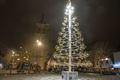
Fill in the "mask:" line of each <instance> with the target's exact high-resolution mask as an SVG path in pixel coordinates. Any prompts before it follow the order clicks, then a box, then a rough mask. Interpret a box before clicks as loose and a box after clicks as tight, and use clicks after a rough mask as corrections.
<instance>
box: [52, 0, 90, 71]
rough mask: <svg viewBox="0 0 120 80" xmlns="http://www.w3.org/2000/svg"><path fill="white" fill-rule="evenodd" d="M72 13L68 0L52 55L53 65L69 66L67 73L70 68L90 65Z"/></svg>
mask: <svg viewBox="0 0 120 80" xmlns="http://www.w3.org/2000/svg"><path fill="white" fill-rule="evenodd" d="M73 13H74V7H73V6H72V5H71V1H70V0H69V2H68V4H67V6H66V11H65V17H64V22H63V23H62V25H63V27H62V29H61V32H59V37H58V42H57V45H56V47H55V52H54V54H53V56H54V59H55V61H56V63H55V65H59V66H69V71H71V66H85V67H86V66H90V65H91V62H90V61H87V59H86V58H87V57H88V56H89V55H88V54H87V53H86V52H85V48H86V46H85V44H84V43H83V41H84V39H83V38H82V35H81V32H80V31H79V23H77V21H76V20H77V17H75V16H74V15H73Z"/></svg>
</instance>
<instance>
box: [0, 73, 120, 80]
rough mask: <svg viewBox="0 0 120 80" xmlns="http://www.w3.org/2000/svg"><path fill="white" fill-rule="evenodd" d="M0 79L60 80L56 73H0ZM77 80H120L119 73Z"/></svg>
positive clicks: (90, 76) (85, 76) (81, 76)
mask: <svg viewBox="0 0 120 80" xmlns="http://www.w3.org/2000/svg"><path fill="white" fill-rule="evenodd" d="M0 80H62V78H61V76H60V75H57V74H32V75H31V74H29V75H26V74H25V75H1V76H0ZM78 80H120V75H117V76H116V75H102V76H100V75H79V79H78Z"/></svg>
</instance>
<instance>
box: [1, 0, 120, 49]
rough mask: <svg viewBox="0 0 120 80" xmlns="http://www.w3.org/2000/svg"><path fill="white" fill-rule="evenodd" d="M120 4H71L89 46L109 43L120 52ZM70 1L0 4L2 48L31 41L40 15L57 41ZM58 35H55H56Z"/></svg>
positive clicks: (96, 0) (91, 0) (78, 0)
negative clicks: (66, 7) (66, 6)
mask: <svg viewBox="0 0 120 80" xmlns="http://www.w3.org/2000/svg"><path fill="white" fill-rule="evenodd" d="M118 1H119V0H72V3H73V5H74V6H75V15H76V16H77V17H78V19H79V23H80V30H81V32H82V35H83V37H84V38H85V41H86V42H87V44H94V43H96V42H109V43H110V44H111V45H113V47H114V48H120V20H119V19H120V17H119V16H120V12H119V10H120V9H119V8H120V6H119V4H118ZM66 3H67V0H0V44H1V45H4V46H6V47H16V46H19V45H21V44H27V41H28V40H30V39H31V37H32V34H33V33H34V29H35V27H36V23H37V22H39V21H40V18H41V14H44V15H45V21H46V22H47V23H48V24H50V27H51V30H52V31H51V38H52V40H54V41H56V38H57V33H58V31H59V30H60V28H61V26H62V25H61V23H62V21H63V17H64V10H65V9H64V8H65V5H66ZM55 33H56V34H55Z"/></svg>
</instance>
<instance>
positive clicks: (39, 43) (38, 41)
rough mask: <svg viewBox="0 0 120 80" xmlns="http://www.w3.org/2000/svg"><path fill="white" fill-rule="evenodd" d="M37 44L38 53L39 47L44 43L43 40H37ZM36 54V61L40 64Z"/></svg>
mask: <svg viewBox="0 0 120 80" xmlns="http://www.w3.org/2000/svg"><path fill="white" fill-rule="evenodd" d="M36 45H37V49H38V50H37V51H38V52H37V54H38V53H39V48H40V47H41V46H42V45H43V44H42V42H41V41H40V40H36ZM35 56H36V63H37V64H38V57H39V56H38V55H35Z"/></svg>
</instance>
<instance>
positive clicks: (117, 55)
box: [113, 52, 120, 68]
mask: <svg viewBox="0 0 120 80" xmlns="http://www.w3.org/2000/svg"><path fill="white" fill-rule="evenodd" d="M113 57H114V64H113V67H114V68H120V52H114V53H113Z"/></svg>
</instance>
